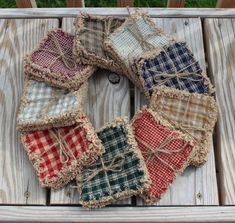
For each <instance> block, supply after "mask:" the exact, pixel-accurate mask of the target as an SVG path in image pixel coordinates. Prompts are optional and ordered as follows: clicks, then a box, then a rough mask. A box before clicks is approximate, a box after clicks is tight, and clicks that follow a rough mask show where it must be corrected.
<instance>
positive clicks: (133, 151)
mask: <svg viewBox="0 0 235 223" xmlns="http://www.w3.org/2000/svg"><path fill="white" fill-rule="evenodd" d="M98 137H99V139H100V140H101V142H102V144H103V146H104V147H105V153H104V154H103V155H102V156H101V157H100V158H99V159H98V160H97V161H96V162H94V163H93V164H91V165H89V166H87V167H86V168H85V169H84V170H83V171H82V172H81V173H80V174H79V175H78V176H77V184H78V188H79V189H80V201H81V203H82V205H83V206H84V207H87V208H95V207H102V206H105V205H107V204H110V203H111V202H113V201H115V200H120V199H124V198H125V197H126V196H131V195H136V194H140V193H141V192H142V191H143V190H145V189H147V185H148V177H146V176H148V175H147V169H146V166H145V163H144V160H143V157H142V155H141V154H140V152H139V151H138V149H137V147H135V146H136V145H135V144H133V141H132V140H134V138H133V133H132V130H130V127H129V125H128V124H127V120H126V121H124V120H123V121H122V123H118V124H111V125H109V126H107V127H105V128H104V129H103V130H101V131H100V132H98Z"/></svg>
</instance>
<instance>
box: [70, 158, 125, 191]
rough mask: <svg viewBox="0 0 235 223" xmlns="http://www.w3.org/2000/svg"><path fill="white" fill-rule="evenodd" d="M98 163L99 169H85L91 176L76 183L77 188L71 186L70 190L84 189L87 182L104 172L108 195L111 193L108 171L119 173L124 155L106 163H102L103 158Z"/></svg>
mask: <svg viewBox="0 0 235 223" xmlns="http://www.w3.org/2000/svg"><path fill="white" fill-rule="evenodd" d="M100 162H101V167H100V168H99V169H95V170H92V169H87V170H86V171H88V172H90V173H91V174H90V175H89V176H88V177H87V178H84V179H83V180H81V181H80V182H78V183H79V184H80V185H79V186H72V188H78V189H79V190H82V188H83V187H84V185H85V184H86V183H88V182H89V181H91V180H92V179H93V178H95V177H96V176H97V175H98V174H99V173H101V172H104V174H105V181H106V184H107V185H108V188H109V191H110V194H111V193H112V189H111V186H110V183H109V178H108V174H107V172H108V171H111V172H121V171H122V169H123V165H124V162H125V156H124V154H120V155H119V154H118V155H116V156H114V158H113V159H112V161H111V162H110V161H106V162H104V160H103V158H102V157H101V158H100ZM106 163H110V164H108V165H106Z"/></svg>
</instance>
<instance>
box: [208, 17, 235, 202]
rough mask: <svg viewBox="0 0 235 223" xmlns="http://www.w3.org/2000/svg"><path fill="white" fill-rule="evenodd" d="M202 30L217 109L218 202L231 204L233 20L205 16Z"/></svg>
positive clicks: (234, 161)
mask: <svg viewBox="0 0 235 223" xmlns="http://www.w3.org/2000/svg"><path fill="white" fill-rule="evenodd" d="M204 32H205V41H206V52H207V60H208V66H209V73H210V74H211V75H213V80H214V83H215V87H216V99H217V104H218V110H219V116H218V124H217V130H218V131H217V135H216V137H215V138H216V146H217V150H216V154H217V161H218V164H219V165H218V170H219V176H220V177H219V179H220V182H219V186H220V187H219V188H220V192H221V201H222V204H223V205H235V178H234V173H235V119H234V114H235V64H234V61H235V19H206V20H205V23H204Z"/></svg>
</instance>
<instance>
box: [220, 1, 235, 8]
mask: <svg viewBox="0 0 235 223" xmlns="http://www.w3.org/2000/svg"><path fill="white" fill-rule="evenodd" d="M216 7H217V8H234V7H235V1H234V0H217V3H216Z"/></svg>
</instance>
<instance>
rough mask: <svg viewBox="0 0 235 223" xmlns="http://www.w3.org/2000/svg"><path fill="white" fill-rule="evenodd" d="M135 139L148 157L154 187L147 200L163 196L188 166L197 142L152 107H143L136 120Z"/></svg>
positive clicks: (149, 201) (143, 153)
mask: <svg viewBox="0 0 235 223" xmlns="http://www.w3.org/2000/svg"><path fill="white" fill-rule="evenodd" d="M132 127H133V129H134V135H135V139H136V141H137V143H138V146H139V149H140V150H141V152H142V155H143V157H144V159H145V162H146V165H147V169H148V171H149V175H150V179H151V180H152V186H151V189H150V191H149V193H148V194H146V197H145V198H146V202H148V203H151V202H153V201H156V200H158V199H160V197H161V195H162V194H163V193H165V192H166V191H167V189H168V187H169V186H170V184H171V183H173V181H174V179H175V178H176V176H177V175H178V174H179V173H181V172H182V171H183V170H184V168H186V167H187V165H188V162H189V158H190V157H191V156H192V153H193V152H194V149H193V148H194V147H193V146H194V142H193V141H192V140H191V138H188V136H186V135H184V134H182V133H180V132H178V131H175V130H174V129H173V128H172V126H171V125H170V124H169V123H168V122H166V121H165V120H162V119H160V118H159V116H158V115H157V113H154V112H153V111H152V110H151V109H146V108H144V109H142V110H141V111H140V112H138V113H137V114H136V115H135V116H134V118H133V120H132Z"/></svg>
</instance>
